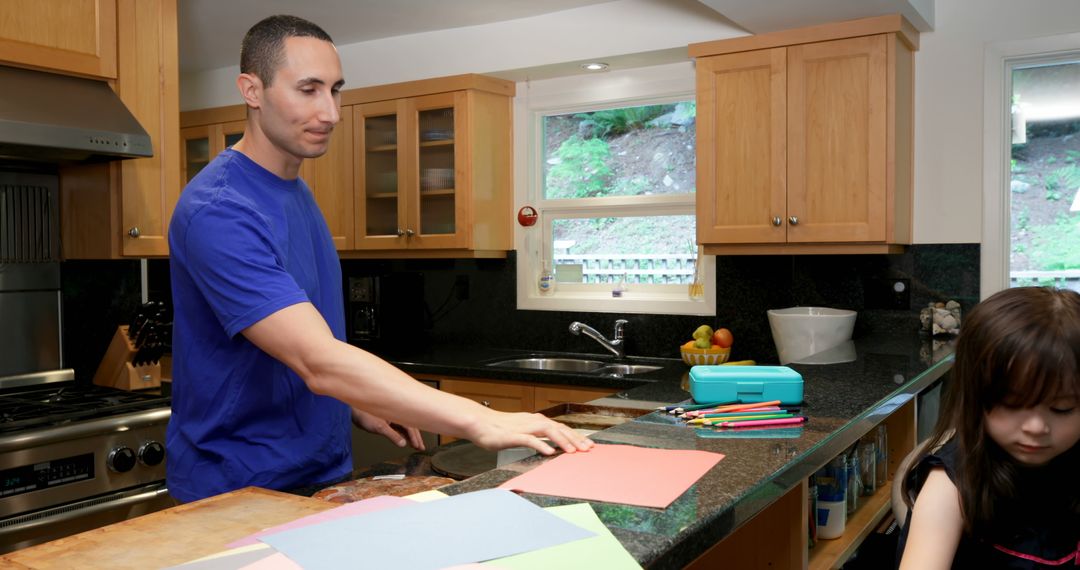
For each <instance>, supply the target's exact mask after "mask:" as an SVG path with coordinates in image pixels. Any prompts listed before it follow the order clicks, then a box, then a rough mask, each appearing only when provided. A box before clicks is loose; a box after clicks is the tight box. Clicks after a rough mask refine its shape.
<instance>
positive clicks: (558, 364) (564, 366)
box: [488, 358, 604, 372]
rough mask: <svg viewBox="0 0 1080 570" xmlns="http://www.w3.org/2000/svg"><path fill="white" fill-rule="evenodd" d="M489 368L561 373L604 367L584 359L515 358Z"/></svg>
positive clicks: (596, 362) (599, 363)
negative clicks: (499, 367) (498, 367)
mask: <svg viewBox="0 0 1080 570" xmlns="http://www.w3.org/2000/svg"><path fill="white" fill-rule="evenodd" d="M488 366H502V367H504V368H529V369H532V370H558V371H560V372H595V371H597V370H599V369H601V368H603V367H604V363H603V362H600V361H599V360H588V359H584V358H513V359H510V360H500V361H499V362H492V363H491V364H488Z"/></svg>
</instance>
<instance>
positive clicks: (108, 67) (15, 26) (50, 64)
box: [0, 0, 117, 79]
mask: <svg viewBox="0 0 1080 570" xmlns="http://www.w3.org/2000/svg"><path fill="white" fill-rule="evenodd" d="M116 5H117V0H4V1H3V2H2V3H0V61H3V62H4V63H9V64H14V65H17V66H21V67H32V68H35V69H41V70H45V71H58V72H63V73H70V74H73V75H86V76H91V77H101V78H106V79H116V77H117V59H116V57H117V45H116V43H117V39H116V32H117V22H116Z"/></svg>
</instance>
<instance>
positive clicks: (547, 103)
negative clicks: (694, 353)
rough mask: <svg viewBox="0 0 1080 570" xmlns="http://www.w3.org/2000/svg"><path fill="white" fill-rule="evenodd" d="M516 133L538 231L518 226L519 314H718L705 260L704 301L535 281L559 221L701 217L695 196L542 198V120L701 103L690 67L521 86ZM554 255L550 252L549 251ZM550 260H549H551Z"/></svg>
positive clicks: (654, 288)
mask: <svg viewBox="0 0 1080 570" xmlns="http://www.w3.org/2000/svg"><path fill="white" fill-rule="evenodd" d="M517 92H518V94H519V95H518V97H517V98H515V101H514V107H515V110H514V112H515V119H514V120H515V123H516V124H517V125H518V128H515V131H514V156H515V163H516V167H515V185H514V186H515V192H514V196H515V203H516V208H515V210H517V209H520V208H522V207H524V206H527V205H528V206H532V207H533V208H535V209H536V211H537V213H538V214H539V216H538V219H537V222H536V225H534V226H532V227H529V228H526V227H522V226H521V225H520V224H515V232H514V234H515V235H514V240H515V249H516V250H517V256H518V257H517V308H518V309H526V310H546V311H574V312H602V313H649V314H681V315H714V314H715V313H716V269H715V267H716V265H715V256H711V255H703V256H702V268H703V271H704V274H705V279H704V290H705V297H704V299H703V300H696V301H695V300H691V299H690V298H689V296H688V294H687V286H686V285H685V284H682V285H656V284H633V283H632V284H629V286H628V290H627V291H625V292H623V293H622V296H620V297H614V296H612V294H611V290H612V286H611V284H565V283H558V284H557V285H556V288H555V293H553V294H551V295H541V294H540V292H539V290H538V288H537V280H538V279H539V276H540V271H541V269H542V255H541V247H542V246H543V245H544V244H550V243H551V241H552V238H551V236H552V222H553V220H555V219H565V218H581V217H594V216H616V217H622V216H635V215H637V216H641V215H655V214H671V215H690V216H694V217H695V218H696V208H695V198H696V196H697V194H696V192H695V193H688V194H686V195H653V196H607V197H601V198H578V199H550V200H549V199H544V198H543V161H544V155H543V120H544V117H547V116H551V115H559V114H569V113H579V112H591V111H598V110H601V109H611V108H617V107H629V106H637V105H650V104H666V103H674V102H678V101H692V100H695V98H696V93H695V83H694V69H693V65H692V64H690V63H679V64H672V65H663V66H654V67H648V68H639V69H632V70H626V71H619V72H605V73H602V74H596V75H579V76H573V77H564V78H556V79H550V80H544V81H535V82H533V81H525V82H523V83H520V84H519V85H518V90H517ZM547 253H548V255H549V256H550V252H547ZM549 258H550V257H549Z"/></svg>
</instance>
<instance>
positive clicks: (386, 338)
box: [346, 273, 430, 349]
mask: <svg viewBox="0 0 1080 570" xmlns="http://www.w3.org/2000/svg"><path fill="white" fill-rule="evenodd" d="M348 286H349V290H348V292H347V293H346V298H347V299H348V305H347V308H346V316H347V319H346V321H347V322H346V326H347V327H348V340H349V342H351V343H353V344H355V345H357V346H360V347H363V348H368V349H383V348H390V349H397V348H400V347H401V346H402V345H410V346H417V345H421V344H422V343H423V341H424V339H425V338H426V335H427V331H428V329H429V328H430V326H429V322H428V321H429V320H430V319H429V318H428V314H427V305H426V304H425V301H424V276H423V274H422V273H388V274H385V275H374V276H355V277H349V278H348Z"/></svg>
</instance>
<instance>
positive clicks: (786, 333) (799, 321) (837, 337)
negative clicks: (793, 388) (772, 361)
mask: <svg viewBox="0 0 1080 570" xmlns="http://www.w3.org/2000/svg"><path fill="white" fill-rule="evenodd" d="M856 314H857V313H856V312H855V311H849V310H847V309H830V308H828V307H789V308H786V309H770V310H769V311H768V315H769V328H770V329H772V336H773V342H774V343H776V352H777V353H778V354H779V355H780V364H787V363H789V362H794V363H798V364H832V363H835V362H849V361H851V360H854V358H855V355H854V350H853V346H852V345H851V343H850V342H849V341H850V340H851V332H852V331H853V330H854V329H855V315H856ZM845 347H850V348H852V350H843V348H845ZM834 349H836V350H834ZM827 351H829V352H827ZM834 353H835V354H834ZM825 354H828V355H829V357H828V358H824V359H823V358H821V357H817V358H815V355H821V356H824V355H825Z"/></svg>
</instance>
